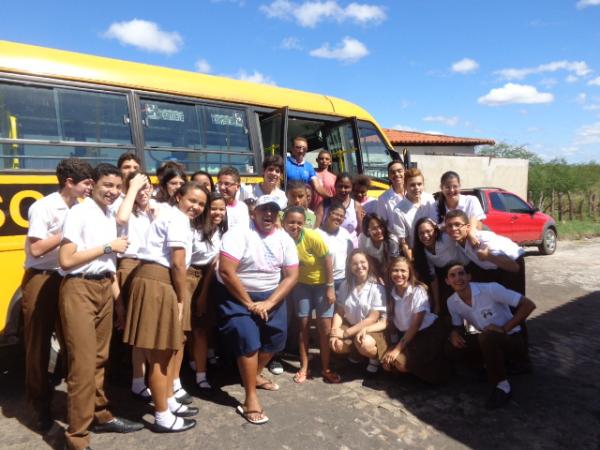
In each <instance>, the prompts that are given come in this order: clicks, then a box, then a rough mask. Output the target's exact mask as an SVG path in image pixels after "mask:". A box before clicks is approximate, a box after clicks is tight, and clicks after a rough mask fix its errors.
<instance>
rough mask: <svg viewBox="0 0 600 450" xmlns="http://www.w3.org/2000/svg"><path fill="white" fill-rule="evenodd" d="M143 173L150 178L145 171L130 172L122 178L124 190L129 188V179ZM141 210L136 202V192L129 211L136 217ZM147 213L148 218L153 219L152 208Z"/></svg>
mask: <svg viewBox="0 0 600 450" xmlns="http://www.w3.org/2000/svg"><path fill="white" fill-rule="evenodd" d="M140 173H141V174H143V175H146V176H147V177H148V179H150V176H149V175H148V174H147V173H145V172H138V171H135V172H132V173H130V174H129V175H127V178H126V179H125V180H124V181H125V190H126V191H128V190H129V184H130V183H131V180H133V178H134V177H135V176H136V175H138V174H140ZM138 192H139V191H138ZM148 201H150V193H148ZM141 212H142V209H141V208H140V205H139V204H138V202H137V193H136V199H135V201H134V202H133V209H132V211H131V213H132V214H133V215H134V216H135V217H138V216H139V215H140V213H141ZM148 215H149V216H150V220H151V221H152V220H154V215H153V214H152V210H150V211H149V213H148Z"/></svg>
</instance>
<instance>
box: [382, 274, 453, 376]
mask: <svg viewBox="0 0 600 450" xmlns="http://www.w3.org/2000/svg"><path fill="white" fill-rule="evenodd" d="M391 299H392V301H393V302H394V304H393V308H392V309H393V316H392V317H391V318H390V319H391V321H392V324H393V327H394V329H395V331H397V332H393V333H391V336H390V340H389V342H390V347H391V346H394V345H396V344H397V342H398V339H399V338H400V337H401V335H403V334H404V333H405V332H406V331H407V330H408V329H409V328H410V325H411V322H412V320H413V317H414V316H415V315H416V314H418V313H424V316H423V321H422V322H421V326H420V327H419V330H418V331H417V333H416V334H415V335H414V336H413V338H412V339H411V340H410V342H409V343H408V344H407V345H406V347H405V348H404V352H403V353H404V356H405V358H406V368H407V370H408V371H409V372H410V373H412V374H414V375H416V376H417V377H419V378H421V379H423V380H425V381H427V382H431V383H437V382H440V381H443V380H444V379H446V377H447V376H448V365H447V364H446V361H445V359H444V355H443V348H444V341H445V340H446V338H447V336H448V330H447V329H445V327H444V326H443V324H442V321H441V320H438V317H437V316H436V315H435V314H433V313H432V312H431V306H430V304H429V296H428V295H427V291H426V290H425V288H423V287H422V286H411V285H409V286H408V287H407V288H406V290H405V292H404V293H403V294H402V295H399V294H398V293H397V292H396V290H395V289H393V290H392V294H391ZM399 335H400V336H399ZM385 351H387V348H386V349H384V352H385Z"/></svg>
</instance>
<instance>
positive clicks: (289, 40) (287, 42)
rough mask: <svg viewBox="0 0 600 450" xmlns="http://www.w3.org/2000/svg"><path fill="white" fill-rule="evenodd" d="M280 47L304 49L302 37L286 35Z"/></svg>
mask: <svg viewBox="0 0 600 450" xmlns="http://www.w3.org/2000/svg"><path fill="white" fill-rule="evenodd" d="M279 47H281V48H283V49H285V50H302V46H301V45H300V39H298V38H297V37H293V36H290V37H286V38H284V39H283V40H282V41H281V44H279Z"/></svg>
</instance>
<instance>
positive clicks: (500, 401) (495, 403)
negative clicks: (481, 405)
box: [485, 387, 512, 410]
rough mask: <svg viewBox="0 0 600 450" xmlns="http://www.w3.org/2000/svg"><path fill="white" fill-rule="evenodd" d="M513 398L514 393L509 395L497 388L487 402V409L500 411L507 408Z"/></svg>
mask: <svg viewBox="0 0 600 450" xmlns="http://www.w3.org/2000/svg"><path fill="white" fill-rule="evenodd" d="M511 397H512V391H510V392H509V393H508V394H507V393H506V392H504V391H503V390H502V389H500V388H497V387H495V388H494V390H493V391H492V395H490V397H489V398H488V399H487V401H486V402H485V408H486V409H490V410H492V409H498V408H502V407H503V406H506V404H507V403H508V401H509V400H510V398H511Z"/></svg>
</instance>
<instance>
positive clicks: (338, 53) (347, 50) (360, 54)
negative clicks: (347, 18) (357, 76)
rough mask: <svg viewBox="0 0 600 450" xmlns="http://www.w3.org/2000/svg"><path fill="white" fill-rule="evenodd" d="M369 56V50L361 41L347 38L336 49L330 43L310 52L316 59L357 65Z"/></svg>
mask: <svg viewBox="0 0 600 450" xmlns="http://www.w3.org/2000/svg"><path fill="white" fill-rule="evenodd" d="M368 54H369V50H368V49H367V47H366V46H365V44H363V43H362V42H360V41H359V40H356V39H354V38H351V37H348V36H346V37H345V38H344V39H342V42H340V43H339V44H338V45H337V46H336V47H335V48H332V47H331V46H330V45H329V43H325V44H323V45H322V46H321V47H319V48H316V49H314V50H311V51H310V56H314V57H316V58H326V59H337V60H338V61H343V62H347V63H355V62H357V61H358V60H359V59H361V58H364V57H365V56H367V55H368Z"/></svg>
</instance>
